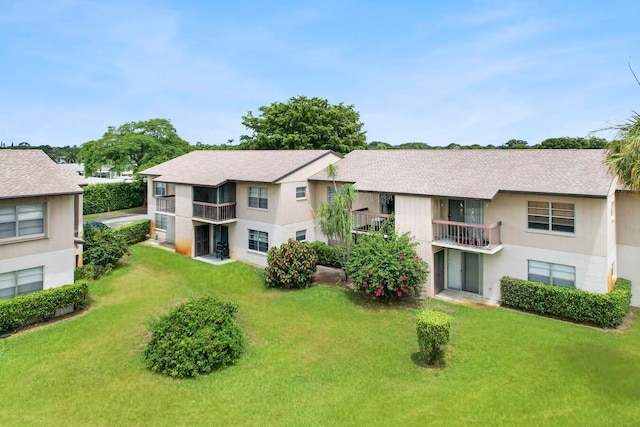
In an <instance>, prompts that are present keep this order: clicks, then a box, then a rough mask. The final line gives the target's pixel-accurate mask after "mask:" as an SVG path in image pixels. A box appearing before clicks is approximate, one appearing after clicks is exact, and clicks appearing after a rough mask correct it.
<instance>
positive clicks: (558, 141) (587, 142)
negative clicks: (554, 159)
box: [367, 136, 609, 150]
mask: <svg viewBox="0 0 640 427" xmlns="http://www.w3.org/2000/svg"><path fill="white" fill-rule="evenodd" d="M607 144H609V141H607V140H606V139H605V138H596V137H593V136H590V137H588V138H582V137H578V138H572V137H568V136H563V137H560V138H548V139H545V140H544V141H542V142H541V143H539V144H535V145H529V143H528V142H527V141H523V140H521V139H510V140H509V141H507V142H505V143H504V144H502V145H479V144H473V145H461V144H456V143H451V144H449V145H446V146H432V145H429V144H427V143H424V142H406V143H404V144H400V145H391V144H389V143H386V142H382V141H372V142H370V143H369V144H367V149H368V150H482V149H487V148H534V149H535V148H541V149H550V148H574V149H583V148H605V147H606V146H607Z"/></svg>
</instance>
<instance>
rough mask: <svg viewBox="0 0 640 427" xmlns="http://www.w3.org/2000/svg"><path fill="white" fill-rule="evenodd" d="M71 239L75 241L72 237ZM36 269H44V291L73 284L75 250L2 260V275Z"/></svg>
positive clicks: (0, 269) (0, 263)
mask: <svg viewBox="0 0 640 427" xmlns="http://www.w3.org/2000/svg"><path fill="white" fill-rule="evenodd" d="M71 236H73V234H71ZM69 239H70V240H71V241H73V238H72V237H70V238H69ZM34 267H44V269H43V271H44V277H43V279H44V280H43V289H50V288H57V287H59V286H63V285H68V284H70V283H73V280H74V274H73V272H74V270H75V250H74V248H67V249H61V250H56V251H48V252H41V253H33V254H30V255H22V256H16V257H11V258H4V257H2V258H1V259H0V274H1V273H9V272H12V271H18V270H25V269H27V268H34Z"/></svg>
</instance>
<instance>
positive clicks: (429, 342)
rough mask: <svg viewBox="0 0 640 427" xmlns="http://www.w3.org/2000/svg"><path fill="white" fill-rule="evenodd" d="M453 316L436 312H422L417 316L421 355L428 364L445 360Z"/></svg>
mask: <svg viewBox="0 0 640 427" xmlns="http://www.w3.org/2000/svg"><path fill="white" fill-rule="evenodd" d="M450 331H451V316H449V315H448V314H445V313H442V312H440V311H435V310H422V311H420V312H419V313H418V314H417V315H416V332H417V334H418V346H419V347H420V355H421V356H422V358H423V359H424V360H426V362H427V363H428V364H430V365H431V364H434V363H435V362H438V361H440V360H442V359H443V357H444V346H445V345H446V344H447V343H448V342H449V334H450Z"/></svg>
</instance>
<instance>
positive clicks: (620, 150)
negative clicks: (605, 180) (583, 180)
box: [605, 112, 640, 192]
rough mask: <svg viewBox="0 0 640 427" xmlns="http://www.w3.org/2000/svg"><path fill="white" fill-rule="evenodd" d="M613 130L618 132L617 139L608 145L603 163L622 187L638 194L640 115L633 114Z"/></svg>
mask: <svg viewBox="0 0 640 427" xmlns="http://www.w3.org/2000/svg"><path fill="white" fill-rule="evenodd" d="M613 129H616V130H617V131H618V138H617V139H616V140H615V141H612V142H611V143H610V144H609V151H608V153H607V157H606V159H605V163H606V165H607V166H608V167H609V170H610V171H611V173H613V174H614V175H616V176H617V177H618V179H619V180H620V182H621V183H622V184H623V185H626V186H627V187H629V188H630V189H631V190H633V191H638V192H640V115H639V114H638V113H636V112H634V113H633V115H632V116H631V118H630V119H629V120H627V121H626V122H624V123H622V124H621V125H618V126H614V127H613Z"/></svg>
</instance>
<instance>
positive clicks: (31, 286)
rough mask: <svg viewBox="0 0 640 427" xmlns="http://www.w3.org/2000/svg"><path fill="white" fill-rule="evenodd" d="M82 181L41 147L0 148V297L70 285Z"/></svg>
mask: <svg viewBox="0 0 640 427" xmlns="http://www.w3.org/2000/svg"><path fill="white" fill-rule="evenodd" d="M83 184H84V182H83V181H82V178H81V177H80V176H78V175H76V174H74V173H73V172H70V171H67V170H64V169H62V168H60V167H58V165H56V164H55V163H54V162H53V161H52V160H51V159H50V158H49V157H48V156H47V155H46V154H45V153H44V152H43V151H41V150H7V149H5V150H0V298H12V297H14V296H17V295H21V294H26V293H29V292H34V291H37V290H41V289H48V288H55V287H58V286H62V285H65V284H69V283H73V281H74V271H75V268H76V266H77V265H80V264H81V262H82V260H81V257H82V241H81V240H80V238H79V237H80V236H81V235H82V188H81V185H83Z"/></svg>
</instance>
